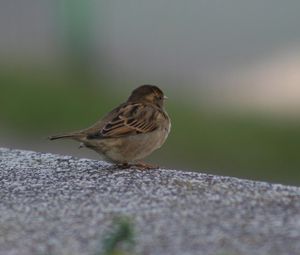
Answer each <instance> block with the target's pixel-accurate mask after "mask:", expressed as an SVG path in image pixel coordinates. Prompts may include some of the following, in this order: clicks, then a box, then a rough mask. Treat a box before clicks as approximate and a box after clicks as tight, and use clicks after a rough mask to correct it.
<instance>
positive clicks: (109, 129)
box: [89, 103, 157, 139]
mask: <svg viewBox="0 0 300 255" xmlns="http://www.w3.org/2000/svg"><path fill="white" fill-rule="evenodd" d="M155 113H156V110H155V109H154V108H152V107H150V106H147V105H144V104H139V103H137V104H130V105H125V106H124V107H122V108H120V110H119V111H118V113H117V115H116V116H115V117H114V118H113V119H112V120H111V121H108V122H107V123H106V124H105V125H104V127H103V128H102V129H101V130H100V132H98V133H97V134H94V135H90V136H89V138H90V139H92V138H117V137H122V136H127V135H137V134H141V133H147V132H151V131H154V130H155V129H156V128H157V123H156V121H153V119H154V118H155V116H156V114H155Z"/></svg>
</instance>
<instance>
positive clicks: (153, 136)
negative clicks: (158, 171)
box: [49, 85, 171, 168]
mask: <svg viewBox="0 0 300 255" xmlns="http://www.w3.org/2000/svg"><path fill="white" fill-rule="evenodd" d="M166 98H167V97H166V96H164V93H163V92H162V90H161V89H159V88H158V87H157V86H154V85H142V86H140V87H138V88H136V89H135V90H133V91H132V93H131V95H130V96H129V98H128V99H127V101H126V102H125V103H122V104H121V105H119V106H118V107H116V108H115V109H113V110H112V111H111V112H109V113H108V114H107V115H106V116H104V117H103V118H102V119H101V120H99V121H98V122H96V123H95V124H94V125H92V126H91V127H89V128H87V129H83V130H80V131H75V132H71V133H67V134H62V135H54V136H50V137H49V139H50V140H56V139H62V138H69V139H74V140H76V141H79V142H81V146H84V147H87V148H90V149H92V150H94V151H96V152H98V153H99V154H100V155H101V156H102V158H104V159H105V160H107V161H109V162H113V163H116V164H120V165H122V166H124V167H129V166H130V165H131V164H133V165H136V166H140V167H144V168H151V167H152V166H150V165H148V164H145V163H137V161H139V160H141V159H143V158H145V157H146V156H148V155H150V154H151V153H152V152H153V151H154V150H156V149H158V148H160V147H161V146H162V145H163V144H164V142H165V141H166V139H167V137H168V134H169V132H170V129H171V121H170V118H169V116H168V114H167V112H166V111H165V109H164V100H165V99H166Z"/></svg>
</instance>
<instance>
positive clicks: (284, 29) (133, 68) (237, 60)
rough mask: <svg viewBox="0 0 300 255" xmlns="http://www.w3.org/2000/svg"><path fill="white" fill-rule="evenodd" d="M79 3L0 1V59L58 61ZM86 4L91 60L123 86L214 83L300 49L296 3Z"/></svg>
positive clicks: (130, 0) (161, 0)
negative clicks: (68, 13) (67, 16)
mask: <svg viewBox="0 0 300 255" xmlns="http://www.w3.org/2000/svg"><path fill="white" fill-rule="evenodd" d="M80 2H81V1H79V0H64V1H54V0H48V1H40V0H3V1H1V2H0V33H1V40H0V56H2V59H5V61H19V59H22V58H23V59H24V58H28V59H30V60H31V61H32V62H35V61H37V62H45V63H52V62H53V61H54V62H55V61H58V60H59V58H60V56H61V55H62V54H63V53H64V50H65V49H64V44H63V43H62V38H63V33H64V29H65V28H64V27H65V24H64V21H65V20H64V18H63V11H62V10H63V7H64V6H65V8H66V6H67V4H68V3H69V4H71V5H74V4H78V3H79V4H80ZM86 2H89V7H90V9H89V10H88V11H89V12H90V13H89V14H88V15H87V16H88V17H87V20H86V21H87V28H88V29H90V36H91V37H90V38H91V43H90V45H91V47H92V54H93V59H94V62H96V63H98V64H99V68H104V69H105V71H108V72H111V73H112V76H113V77H119V81H120V82H121V81H122V80H123V81H127V82H134V83H135V84H137V83H140V82H141V83H144V82H153V83H159V84H161V83H163V82H165V83H166V85H168V84H169V83H172V84H173V85H178V86H182V85H183V84H185V85H191V86H200V85H203V86H205V85H211V84H212V82H211V81H212V80H214V78H216V75H217V74H222V73H226V72H232V70H235V69H236V68H240V67H243V66H245V67H246V68H247V66H248V65H250V66H251V65H255V64H256V63H260V62H263V61H265V60H267V61H268V59H269V58H272V56H273V55H275V56H276V54H278V52H282V51H284V52H288V51H289V49H293V50H295V49H296V50H298V49H300V15H299V13H300V1H299V0H294V1H292V0H287V1H282V0H252V1H241V0H236V1H234V0H205V1H203V0H188V1H180V0H152V1H141V0H127V1H123V0H114V1H96V0H93V1H86ZM81 4H82V2H81ZM69 6H70V5H69ZM297 47H299V48H297ZM214 82H216V83H218V81H217V80H216V79H215V80H214ZM225 84H226V83H225Z"/></svg>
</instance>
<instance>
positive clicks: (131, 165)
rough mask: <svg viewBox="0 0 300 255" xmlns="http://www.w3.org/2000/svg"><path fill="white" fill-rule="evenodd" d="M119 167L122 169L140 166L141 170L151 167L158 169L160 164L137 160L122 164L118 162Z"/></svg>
mask: <svg viewBox="0 0 300 255" xmlns="http://www.w3.org/2000/svg"><path fill="white" fill-rule="evenodd" d="M116 167H117V168H119V169H120V168H121V169H129V168H138V169H139V170H150V169H156V168H159V166H158V165H151V164H148V163H144V162H137V163H132V164H129V163H121V164H116Z"/></svg>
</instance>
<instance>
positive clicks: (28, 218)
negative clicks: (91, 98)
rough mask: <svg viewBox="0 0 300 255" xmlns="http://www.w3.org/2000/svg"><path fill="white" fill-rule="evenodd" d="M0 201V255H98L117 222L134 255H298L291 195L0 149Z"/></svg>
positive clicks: (296, 199)
mask: <svg viewBox="0 0 300 255" xmlns="http://www.w3.org/2000/svg"><path fill="white" fill-rule="evenodd" d="M0 199H1V200H0V254H1V255H29V254H30V255H32V254H34V255H35V254H36V255H43V254H53V255H77V254H78V255H79V254H80V255H85V254H91V255H94V254H101V249H102V244H101V240H102V239H103V236H104V235H105V233H107V231H108V230H109V229H110V227H111V225H112V221H113V218H114V217H115V216H119V215H123V216H124V215H125V216H129V217H130V218H131V219H132V222H133V223H134V228H135V239H136V241H135V243H136V245H135V248H134V252H133V253H134V254H149V255H168V254H172V255H177V254H178V255H184V254H189V255H190V254H192V255H193V254H195V255H196V254H197V255H202V254H203V255H210V254H212V255H223V254H224V255H225V254H226V255H235V254H243V255H246V254H247V255H248V254H249V255H256V254H257V255H258V254H260V255H276V254H280V255H284V254H287V255H294V254H295V255H299V254H300V188H297V187H288V186H283V185H278V184H269V183H265V182H254V181H248V180H241V179H237V178H231V177H221V176H213V175H207V174H201V173H195V172H182V171H175V170H168V169H154V170H144V171H141V170H137V169H125V170H124V169H116V168H114V167H112V166H111V165H110V164H107V163H104V162H101V161H95V160H88V159H78V158H73V157H70V156H59V155H53V154H49V153H37V152H31V151H21V150H9V149H5V148H2V149H0Z"/></svg>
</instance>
